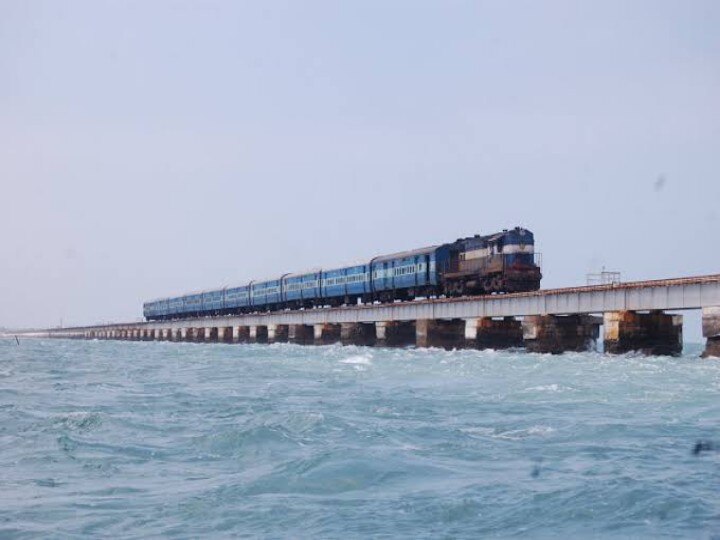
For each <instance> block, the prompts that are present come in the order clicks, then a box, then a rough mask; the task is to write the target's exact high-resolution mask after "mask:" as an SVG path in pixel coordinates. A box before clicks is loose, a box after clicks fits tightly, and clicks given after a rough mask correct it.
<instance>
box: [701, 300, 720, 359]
mask: <svg viewBox="0 0 720 540" xmlns="http://www.w3.org/2000/svg"><path fill="white" fill-rule="evenodd" d="M702 332H703V336H704V337H705V338H706V339H707V342H706V343H705V350H704V351H703V353H702V357H703V358H713V357H714V358H720V307H709V308H703V310H702Z"/></svg>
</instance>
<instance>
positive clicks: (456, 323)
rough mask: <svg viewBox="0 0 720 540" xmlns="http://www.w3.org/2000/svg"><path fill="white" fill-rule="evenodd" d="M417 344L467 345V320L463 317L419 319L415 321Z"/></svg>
mask: <svg viewBox="0 0 720 540" xmlns="http://www.w3.org/2000/svg"><path fill="white" fill-rule="evenodd" d="M415 345H417V346H418V347H441V348H443V349H455V348H458V347H462V346H463V345H465V321H463V320H462V319H451V320H441V319H418V320H417V321H415Z"/></svg>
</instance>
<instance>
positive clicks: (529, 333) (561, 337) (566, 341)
mask: <svg viewBox="0 0 720 540" xmlns="http://www.w3.org/2000/svg"><path fill="white" fill-rule="evenodd" d="M600 324H601V319H600V317H593V316H591V315H564V316H560V315H531V316H528V317H525V318H524V319H523V322H522V330H523V340H524V341H525V347H526V348H527V350H528V351H529V352H537V353H551V354H562V353H564V352H566V351H574V352H582V351H588V350H594V349H595V346H596V343H597V338H598V337H599V336H600Z"/></svg>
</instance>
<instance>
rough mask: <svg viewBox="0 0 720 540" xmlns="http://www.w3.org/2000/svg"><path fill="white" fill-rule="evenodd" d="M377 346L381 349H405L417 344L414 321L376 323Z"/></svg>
mask: <svg viewBox="0 0 720 540" xmlns="http://www.w3.org/2000/svg"><path fill="white" fill-rule="evenodd" d="M375 338H376V344H377V345H378V346H380V347H405V346H407V345H414V344H415V340H416V338H415V323H414V322H413V321H380V322H376V323H375Z"/></svg>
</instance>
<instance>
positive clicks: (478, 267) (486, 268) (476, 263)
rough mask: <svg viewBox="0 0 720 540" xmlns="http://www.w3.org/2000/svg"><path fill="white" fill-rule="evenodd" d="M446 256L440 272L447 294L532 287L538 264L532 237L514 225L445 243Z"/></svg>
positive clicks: (535, 284)
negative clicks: (513, 226)
mask: <svg viewBox="0 0 720 540" xmlns="http://www.w3.org/2000/svg"><path fill="white" fill-rule="evenodd" d="M448 247H449V248H450V251H449V254H450V256H449V259H448V260H447V262H446V264H445V268H444V269H443V270H444V271H443V272H442V276H441V283H442V289H443V292H444V293H445V294H446V295H448V296H463V295H467V294H470V295H472V294H491V293H502V292H523V291H536V290H538V289H539V288H540V278H541V277H542V274H541V273H540V267H539V266H538V265H537V264H536V262H535V239H534V237H533V233H532V232H530V231H529V230H527V229H523V228H520V227H516V228H514V229H511V230H504V231H503V232H500V233H497V234H492V235H489V236H480V235H475V236H471V237H468V238H460V239H458V240H456V241H455V242H453V243H452V244H448Z"/></svg>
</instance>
